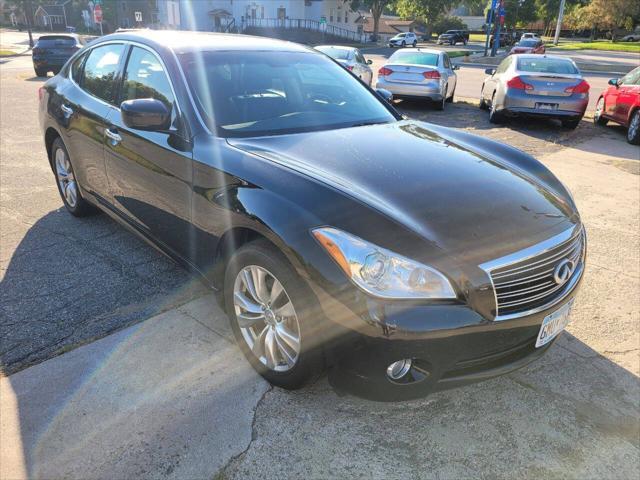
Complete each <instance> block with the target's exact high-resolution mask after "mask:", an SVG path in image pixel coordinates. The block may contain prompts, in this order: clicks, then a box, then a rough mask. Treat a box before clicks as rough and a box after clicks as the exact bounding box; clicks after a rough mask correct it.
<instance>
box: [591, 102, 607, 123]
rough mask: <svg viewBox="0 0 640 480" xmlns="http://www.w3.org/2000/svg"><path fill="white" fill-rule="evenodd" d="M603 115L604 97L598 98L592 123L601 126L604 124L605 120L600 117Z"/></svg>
mask: <svg viewBox="0 0 640 480" xmlns="http://www.w3.org/2000/svg"><path fill="white" fill-rule="evenodd" d="M603 113H604V97H600V98H599V99H598V103H596V111H595V112H594V114H593V122H594V123H595V124H597V125H603V124H605V123H606V120H605V119H604V118H603V117H602V114H603Z"/></svg>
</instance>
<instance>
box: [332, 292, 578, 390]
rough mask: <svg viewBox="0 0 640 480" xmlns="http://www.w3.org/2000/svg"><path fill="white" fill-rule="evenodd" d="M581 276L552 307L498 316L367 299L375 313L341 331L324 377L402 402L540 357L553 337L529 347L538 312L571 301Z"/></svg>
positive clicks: (539, 319) (542, 314)
mask: <svg viewBox="0 0 640 480" xmlns="http://www.w3.org/2000/svg"><path fill="white" fill-rule="evenodd" d="M580 280H581V279H580ZM580 280H579V281H578V282H577V283H576V285H575V287H574V288H573V289H572V290H571V292H570V293H569V294H567V295H566V296H565V297H564V298H563V299H562V301H561V302H559V303H557V304H555V305H554V306H553V307H550V308H548V309H546V310H544V311H541V312H538V313H535V314H533V315H528V316H525V317H520V318H517V319H513V320H503V321H495V320H487V319H486V318H484V317H482V316H481V315H480V314H478V313H477V312H475V311H474V310H472V309H471V308H469V307H467V306H464V305H459V304H458V305H453V304H452V305H421V306H412V307H405V306H399V305H398V304H397V303H396V304H387V305H385V304H379V303H378V302H376V301H373V300H371V301H370V302H369V303H370V308H369V310H370V311H373V312H375V314H372V316H375V317H376V318H377V320H376V321H371V319H369V321H368V323H367V327H366V328H361V329H359V330H358V331H357V332H356V331H353V330H348V331H344V332H342V333H341V334H340V336H339V337H340V341H339V342H336V343H335V345H334V350H333V351H332V352H331V353H332V355H331V358H332V359H333V360H334V363H333V367H332V369H331V371H330V375H329V380H330V382H331V384H332V385H333V386H334V387H335V388H336V389H338V390H343V391H347V392H349V393H352V394H354V395H357V396H360V397H364V398H367V399H370V400H376V401H403V400H411V399H415V398H421V397H424V396H426V395H428V394H429V393H432V392H436V391H440V390H446V389H450V388H454V387H458V386H462V385H466V384H469V383H473V382H478V381H482V380H487V379H490V378H493V377H497V376H500V375H504V374H506V373H509V372H511V371H513V370H516V369H518V368H521V367H523V366H525V365H527V364H528V363H530V362H532V361H534V360H536V359H538V358H540V357H541V356H542V355H543V354H544V353H545V352H546V351H547V350H548V349H549V346H550V345H551V344H553V343H554V342H555V340H554V341H552V342H550V343H549V344H547V345H545V346H543V347H541V348H535V343H536V339H537V336H538V333H539V330H540V326H541V325H542V322H543V320H544V318H545V317H546V316H547V315H549V314H550V313H552V312H554V311H556V310H558V309H560V308H562V307H563V305H565V304H567V303H568V302H570V301H572V300H573V298H574V297H575V295H576V293H577V291H578V285H579V283H580ZM406 358H410V359H412V361H413V366H412V369H411V371H410V372H409V373H408V374H407V375H406V376H405V377H403V378H402V379H401V380H400V381H397V382H396V381H393V380H391V379H390V378H389V377H388V376H387V374H386V370H387V367H388V366H389V365H390V364H391V363H393V362H396V361H399V360H401V359H406Z"/></svg>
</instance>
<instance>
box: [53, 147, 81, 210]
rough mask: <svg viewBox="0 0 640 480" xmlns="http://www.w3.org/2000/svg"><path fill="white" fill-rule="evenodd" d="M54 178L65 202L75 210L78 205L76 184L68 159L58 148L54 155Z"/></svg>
mask: <svg viewBox="0 0 640 480" xmlns="http://www.w3.org/2000/svg"><path fill="white" fill-rule="evenodd" d="M55 163H56V178H57V180H58V185H60V191H61V192H62V195H63V196H64V199H65V201H66V202H67V204H68V205H69V207H71V208H75V206H76V204H77V203H78V184H77V183H76V178H75V175H74V174H73V168H72V167H71V162H70V161H69V157H67V154H66V152H65V151H64V150H63V149H62V148H58V149H57V150H56V154H55Z"/></svg>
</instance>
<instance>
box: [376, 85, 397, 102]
mask: <svg viewBox="0 0 640 480" xmlns="http://www.w3.org/2000/svg"><path fill="white" fill-rule="evenodd" d="M376 92H378V95H380V96H381V97H382V98H384V99H385V100H386V101H387V103H391V102H392V101H393V93H391V92H390V91H389V90H385V89H384V88H376Z"/></svg>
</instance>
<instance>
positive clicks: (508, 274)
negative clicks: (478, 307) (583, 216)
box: [483, 229, 585, 320]
mask: <svg viewBox="0 0 640 480" xmlns="http://www.w3.org/2000/svg"><path fill="white" fill-rule="evenodd" d="M539 247H540V248H536V247H532V248H531V249H526V250H525V251H523V252H522V256H520V257H519V258H520V259H521V260H520V259H519V258H518V255H517V254H515V255H510V256H509V257H508V261H507V262H506V263H505V262H503V263H501V262H500V261H496V262H490V264H494V265H495V266H491V265H489V266H488V268H486V269H487V270H488V272H489V274H490V276H491V281H492V283H493V288H494V292H495V297H496V309H497V311H496V319H497V320H505V319H508V318H513V317H517V316H520V315H524V314H528V313H532V312H533V311H537V310H541V309H543V308H546V307H548V306H550V305H552V304H554V303H556V302H558V301H559V300H561V299H562V298H563V297H564V296H565V295H566V294H568V293H569V292H570V291H571V289H572V288H573V286H574V285H575V284H576V281H577V279H578V278H579V277H580V275H581V274H582V270H583V268H584V265H583V259H584V247H585V235H584V230H583V229H579V230H578V231H577V233H575V230H571V231H568V232H566V233H565V234H561V235H559V236H557V237H554V238H553V239H551V240H550V241H547V242H543V244H541V245H540V246H539ZM536 250H537V251H536ZM532 251H533V252H534V253H532ZM514 257H515V258H514ZM566 261H569V262H572V264H566ZM561 264H564V265H565V267H566V266H567V265H568V266H569V270H567V271H570V275H569V277H568V278H565V279H564V281H562V279H560V278H557V277H559V276H560V273H562V272H558V271H556V270H557V269H558V270H560V269H561V268H562V267H561V266H560V265H561ZM571 266H573V268H572V269H571V268H570V267H571ZM483 267H485V266H483ZM564 273H567V272H564ZM559 282H560V283H559Z"/></svg>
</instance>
